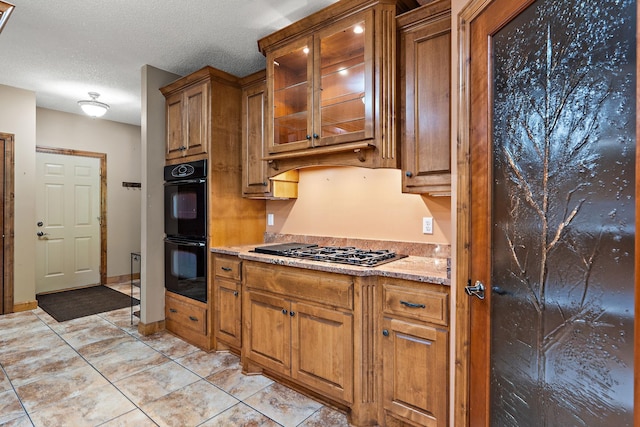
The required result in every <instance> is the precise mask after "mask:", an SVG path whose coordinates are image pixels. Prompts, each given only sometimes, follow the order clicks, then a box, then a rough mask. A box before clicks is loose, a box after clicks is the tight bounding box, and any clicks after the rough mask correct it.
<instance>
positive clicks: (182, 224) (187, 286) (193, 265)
mask: <svg viewBox="0 0 640 427" xmlns="http://www.w3.org/2000/svg"><path fill="white" fill-rule="evenodd" d="M164 230H165V234H166V237H165V239H164V268H165V288H166V289H167V290H168V291H170V292H173V293H175V294H178V295H182V296H185V297H188V298H192V299H195V300H198V301H202V302H207V280H206V278H207V161H206V160H198V161H194V162H189V163H182V164H179V165H171V166H165V168H164Z"/></svg>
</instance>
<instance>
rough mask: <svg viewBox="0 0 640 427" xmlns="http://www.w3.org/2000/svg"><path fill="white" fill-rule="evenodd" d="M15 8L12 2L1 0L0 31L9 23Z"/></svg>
mask: <svg viewBox="0 0 640 427" xmlns="http://www.w3.org/2000/svg"><path fill="white" fill-rule="evenodd" d="M14 8H15V6H14V5H12V4H11V3H7V2H6V1H0V32H2V29H3V28H4V26H5V25H6V24H7V20H8V19H9V16H10V15H11V12H13V9H14Z"/></svg>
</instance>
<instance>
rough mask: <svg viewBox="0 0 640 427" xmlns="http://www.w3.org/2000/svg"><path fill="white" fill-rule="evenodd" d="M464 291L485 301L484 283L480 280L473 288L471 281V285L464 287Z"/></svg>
mask: <svg viewBox="0 0 640 427" xmlns="http://www.w3.org/2000/svg"><path fill="white" fill-rule="evenodd" d="M464 291H465V292H466V293H467V295H469V296H476V297H478V298H479V299H484V283H482V282H481V281H480V280H477V281H476V284H475V285H474V286H471V280H469V285H468V286H465V287H464Z"/></svg>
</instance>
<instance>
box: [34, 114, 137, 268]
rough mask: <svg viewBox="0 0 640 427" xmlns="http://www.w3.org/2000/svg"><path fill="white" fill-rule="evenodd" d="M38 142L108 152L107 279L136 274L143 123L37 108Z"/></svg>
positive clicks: (52, 145) (59, 146) (58, 146)
mask: <svg viewBox="0 0 640 427" xmlns="http://www.w3.org/2000/svg"><path fill="white" fill-rule="evenodd" d="M36 144H37V145H38V146H40V147H53V148H64V149H73V150H81V151H90V152H95V153H105V154H106V155H107V278H110V277H115V276H123V275H127V274H129V272H130V269H131V267H130V256H129V254H130V253H131V252H134V251H135V252H137V251H139V250H140V200H141V194H142V192H141V190H140V189H132V188H124V187H123V186H122V182H123V181H126V182H141V174H140V161H141V160H140V127H139V126H133V125H129V124H124V123H117V122H112V121H109V120H105V119H92V118H90V117H87V116H83V115H79V114H70V113H63V112H60V111H55V110H48V109H45V108H37V109H36Z"/></svg>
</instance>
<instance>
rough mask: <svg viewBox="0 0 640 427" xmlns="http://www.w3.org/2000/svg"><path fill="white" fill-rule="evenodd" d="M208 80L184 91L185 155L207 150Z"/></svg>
mask: <svg viewBox="0 0 640 427" xmlns="http://www.w3.org/2000/svg"><path fill="white" fill-rule="evenodd" d="M209 86H210V85H209V82H208V81H207V82H204V83H200V84H198V85H196V86H193V87H190V88H187V89H185V91H184V101H183V102H184V114H185V120H184V125H185V129H184V138H185V141H184V145H185V148H186V150H185V155H188V156H191V155H194V154H201V153H206V152H207V144H208V140H209V128H208V125H209V119H208V117H209Z"/></svg>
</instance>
